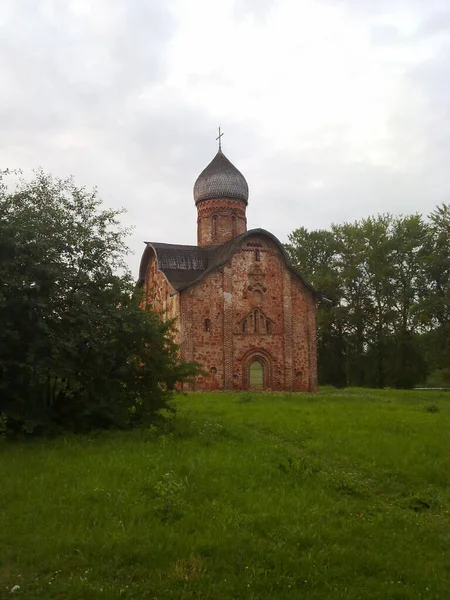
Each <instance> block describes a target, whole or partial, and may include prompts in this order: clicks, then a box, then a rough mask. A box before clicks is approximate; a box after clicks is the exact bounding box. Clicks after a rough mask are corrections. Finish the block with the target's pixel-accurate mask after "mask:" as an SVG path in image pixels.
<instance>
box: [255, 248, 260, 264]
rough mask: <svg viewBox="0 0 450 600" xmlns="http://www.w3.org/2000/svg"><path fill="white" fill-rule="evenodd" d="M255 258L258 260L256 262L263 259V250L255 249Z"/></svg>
mask: <svg viewBox="0 0 450 600" xmlns="http://www.w3.org/2000/svg"><path fill="white" fill-rule="evenodd" d="M255 260H256V262H260V260H261V250H255Z"/></svg>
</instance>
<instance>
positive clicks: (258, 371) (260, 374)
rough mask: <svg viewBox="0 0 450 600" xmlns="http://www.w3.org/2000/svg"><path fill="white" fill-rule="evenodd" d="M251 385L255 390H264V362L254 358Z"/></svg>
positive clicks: (250, 378) (251, 365) (251, 368)
mask: <svg viewBox="0 0 450 600" xmlns="http://www.w3.org/2000/svg"><path fill="white" fill-rule="evenodd" d="M249 381H250V387H251V388H252V389H254V390H262V389H263V387H264V367H263V365H262V362H261V361H259V360H254V361H253V362H252V363H251V364H250V377H249Z"/></svg>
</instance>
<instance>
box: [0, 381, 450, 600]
mask: <svg viewBox="0 0 450 600" xmlns="http://www.w3.org/2000/svg"><path fill="white" fill-rule="evenodd" d="M176 404H177V413H176V416H175V417H174V418H166V419H165V420H164V422H163V423H162V424H161V425H159V426H157V427H156V426H155V427H151V428H150V429H148V430H146V431H135V432H132V433H123V432H122V433H121V432H118V433H103V434H99V435H95V436H94V435H93V436H90V437H69V438H64V439H57V440H54V441H35V440H32V441H31V442H20V443H15V444H6V443H3V444H2V445H1V447H0V476H1V482H2V483H1V488H0V561H1V563H0V597H4V598H6V597H8V598H9V597H11V589H12V588H14V586H19V588H20V589H17V587H16V588H15V590H16V591H15V592H14V593H13V594H14V595H16V596H17V597H23V598H27V599H28V598H45V599H47V598H48V599H66V600H75V599H80V600H81V599H83V600H85V599H86V600H90V599H97V598H103V599H113V598H114V599H115V598H121V599H128V600H132V599H133V600H138V599H153V598H157V599H158V600H159V599H170V598H174V599H175V598H181V599H188V598H202V599H207V598H208V599H211V600H213V599H214V600H219V599H229V598H246V599H257V598H258V599H259V598H265V599H274V598H276V599H278V598H280V599H283V598H294V599H295V598H302V599H303V598H305V599H321V598H323V599H327V600H328V599H329V600H337V599H345V600H353V599H354V600H356V599H358V598H364V599H379V600H386V599H391V598H392V599H398V600H400V599H413V598H414V599H416V598H429V599H442V600H446V599H447V598H449V597H450V592H449V590H450V528H449V525H450V522H449V521H450V519H449V510H450V509H449V506H450V492H449V489H450V488H449V480H450V396H449V395H448V394H445V393H439V392H397V391H391V390H384V391H373V390H365V391H362V390H353V389H350V390H343V391H335V390H325V391H323V392H321V393H319V394H317V395H307V394H303V395H302V394H263V393H261V394H256V393H255V394H249V393H243V394H191V395H188V396H179V397H178V398H177V400H176Z"/></svg>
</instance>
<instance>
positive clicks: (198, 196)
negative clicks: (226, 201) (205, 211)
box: [194, 150, 248, 204]
mask: <svg viewBox="0 0 450 600" xmlns="http://www.w3.org/2000/svg"><path fill="white" fill-rule="evenodd" d="M212 198H236V200H242V201H243V202H245V203H246V204H247V202H248V185H247V182H246V181H245V177H244V176H243V175H242V173H241V172H240V171H238V170H237V169H236V167H235V166H234V165H233V164H232V163H231V162H230V161H229V160H228V158H227V157H226V156H225V154H223V152H222V151H221V150H219V152H218V153H217V154H216V156H215V157H214V158H213V159H212V161H211V162H210V163H209V165H208V166H207V167H206V169H204V170H203V171H202V172H201V173H200V175H199V176H198V178H197V181H196V182H195V185H194V200H195V204H197V203H198V202H200V201H201V200H210V199H212Z"/></svg>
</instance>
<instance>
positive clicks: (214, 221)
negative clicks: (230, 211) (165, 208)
mask: <svg viewBox="0 0 450 600" xmlns="http://www.w3.org/2000/svg"><path fill="white" fill-rule="evenodd" d="M211 233H212V239H213V242H215V241H216V236H217V215H213V218H212V232H211Z"/></svg>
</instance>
